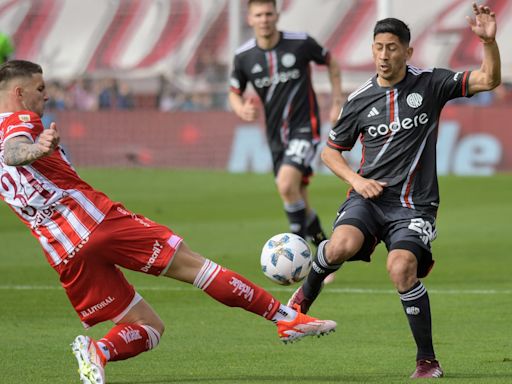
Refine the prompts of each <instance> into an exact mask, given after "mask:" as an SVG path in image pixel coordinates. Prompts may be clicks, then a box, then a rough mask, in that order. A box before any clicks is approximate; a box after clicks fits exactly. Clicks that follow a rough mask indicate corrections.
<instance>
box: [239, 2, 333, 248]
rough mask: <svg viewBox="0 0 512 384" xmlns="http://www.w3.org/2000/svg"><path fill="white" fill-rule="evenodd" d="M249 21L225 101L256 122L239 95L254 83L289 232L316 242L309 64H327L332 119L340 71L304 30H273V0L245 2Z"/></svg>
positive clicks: (316, 127)
mask: <svg viewBox="0 0 512 384" xmlns="http://www.w3.org/2000/svg"><path fill="white" fill-rule="evenodd" d="M247 20H248V23H249V25H250V26H251V27H252V28H253V31H254V36H255V37H254V38H253V39H251V40H249V41H248V42H246V43H245V44H244V45H242V46H241V47H240V48H239V49H238V50H237V51H236V53H235V58H234V64H233V70H232V74H231V79H230V92H229V102H230V104H231V107H232V108H233V111H234V112H235V113H236V114H237V115H238V116H239V117H240V118H241V119H243V120H245V121H255V120H256V119H257V118H258V114H259V111H258V107H257V106H256V104H255V103H254V101H253V100H252V99H251V98H250V97H249V98H245V99H244V97H243V93H244V91H245V90H246V86H247V83H248V82H250V83H251V84H252V85H253V88H254V90H255V91H256V93H257V94H258V96H259V98H260V99H261V102H262V104H263V105H264V109H265V122H266V134H267V141H268V144H269V147H270V151H271V155H272V161H273V170H274V176H275V182H276V185H277V190H278V192H279V195H280V197H281V200H282V201H283V203H284V210H285V212H286V215H287V217H288V221H289V223H290V231H291V232H293V233H295V234H297V235H299V236H301V237H303V238H311V240H312V242H313V243H314V244H315V245H316V246H318V245H319V244H320V243H321V242H322V241H324V240H325V239H326V235H325V233H324V231H323V230H322V227H321V225H320V220H319V219H318V216H317V215H316V213H315V211H314V210H313V209H312V208H311V207H310V205H309V201H308V194H307V186H308V183H309V179H310V176H311V175H312V173H313V170H312V168H311V162H312V160H313V158H314V155H315V153H316V148H317V145H318V143H319V142H320V116H319V110H318V103H317V100H316V95H315V92H314V90H313V84H312V79H311V68H310V63H311V62H315V63H317V64H322V65H327V67H328V73H329V80H330V83H331V86H332V108H331V111H330V119H331V121H332V123H335V122H336V119H337V117H338V115H339V112H340V110H341V105H342V101H343V98H342V94H341V80H340V70H339V67H338V64H337V63H336V61H335V60H334V59H331V56H330V54H329V51H328V50H327V49H325V48H323V47H321V46H320V45H319V44H318V43H317V42H316V41H315V40H314V39H312V38H311V37H310V36H308V35H307V34H306V33H295V32H293V33H292V32H282V31H279V30H278V29H277V22H278V20H279V14H278V13H277V9H276V2H275V0H249V1H248V16H247Z"/></svg>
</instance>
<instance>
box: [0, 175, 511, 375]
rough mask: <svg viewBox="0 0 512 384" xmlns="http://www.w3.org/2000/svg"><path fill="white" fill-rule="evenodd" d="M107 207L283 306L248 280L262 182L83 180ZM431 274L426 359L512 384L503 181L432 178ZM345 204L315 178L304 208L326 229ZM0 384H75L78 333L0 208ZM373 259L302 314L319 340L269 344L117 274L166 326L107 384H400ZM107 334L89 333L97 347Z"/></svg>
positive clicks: (252, 273)
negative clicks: (319, 332)
mask: <svg viewBox="0 0 512 384" xmlns="http://www.w3.org/2000/svg"><path fill="white" fill-rule="evenodd" d="M81 175H82V176H83V177H84V178H85V179H86V180H88V181H89V182H90V183H91V184H92V185H94V186H95V187H97V188H98V189H100V190H103V191H105V192H106V193H107V194H109V196H110V197H111V198H113V199H115V200H121V201H123V202H124V203H125V205H126V206H127V207H128V208H130V209H132V210H134V211H136V212H139V213H142V214H144V215H146V216H148V217H150V218H152V219H154V220H156V221H159V222H161V223H164V224H167V225H169V226H170V227H171V228H172V229H173V230H174V231H176V232H177V233H179V234H181V235H182V236H184V237H185V239H186V241H187V243H188V244H189V245H190V246H191V248H192V249H194V250H196V251H198V252H200V253H202V254H203V255H205V256H207V257H209V258H211V259H213V260H215V261H217V262H219V263H221V264H223V265H225V266H227V267H229V268H232V269H234V270H237V271H238V272H241V273H242V274H244V275H246V276H247V277H249V278H250V279H252V280H254V281H255V282H257V283H259V284H261V285H263V286H264V287H266V288H268V289H269V290H270V291H271V292H273V293H274V294H275V295H276V296H277V297H278V298H279V299H281V300H283V301H286V300H287V299H288V297H289V296H290V294H291V292H292V289H293V288H281V287H279V286H277V285H274V284H272V283H271V282H269V281H268V280H266V279H265V277H264V276H263V274H262V273H261V272H260V271H259V253H260V248H261V246H262V244H263V243H264V241H265V240H266V239H267V238H268V237H270V236H271V235H273V234H276V233H279V232H284V231H286V228H287V224H286V221H285V217H284V214H283V213H282V208H281V204H280V202H279V200H278V197H277V194H276V192H275V191H274V187H273V183H272V178H271V176H270V175H232V174H227V173H221V172H218V173H217V172H199V171H190V172H183V171H180V172H177V171H169V170H168V171H165V170H158V171H157V170H115V171H112V170H110V171H106V170H88V169H87V170H86V169H84V170H81ZM440 183H441V197H442V203H441V208H440V213H439V217H438V232H439V236H438V239H437V240H436V241H435V242H434V256H435V258H436V260H437V261H436V267H435V268H434V270H433V272H432V273H431V276H429V277H428V278H427V279H425V281H424V284H425V285H426V287H427V288H428V289H429V294H430V299H431V306H432V312H433V331H434V341H435V346H436V352H437V354H438V357H439V359H440V361H441V363H442V365H443V367H444V369H445V372H446V378H445V379H443V380H444V381H446V382H450V383H464V384H466V383H482V384H490V383H512V325H511V324H512V259H511V249H512V232H511V229H512V225H511V218H512V203H511V196H512V192H511V191H512V176H507V175H503V176H497V177H492V178H462V177H458V178H455V177H453V178H452V177H450V178H442V179H441V180H440ZM344 194H345V186H344V185H342V184H341V182H339V181H337V179H336V178H334V177H330V176H317V177H315V179H314V182H313V184H312V188H311V196H312V200H313V204H314V205H315V207H316V209H317V211H318V213H319V214H320V217H321V218H322V220H323V222H324V224H325V226H326V227H328V226H330V223H331V220H332V219H333V218H334V214H335V211H336V209H337V207H338V205H339V203H340V202H341V201H342V199H343V197H344ZM0 239H1V242H0V297H1V300H0V304H1V310H0V325H1V330H0V331H1V335H2V336H1V339H0V383H6V384H11V383H13V384H20V383H34V384H36V383H37V384H39V383H52V384H60V383H66V384H69V383H74V382H78V375H77V374H76V368H75V361H74V357H73V356H72V354H71V353H70V350H69V343H70V342H71V341H72V340H73V338H74V337H75V335H76V334H78V333H81V332H83V330H82V327H81V324H80V322H79V320H78V318H77V316H76V315H75V314H74V312H73V310H72V308H71V305H70V304H69V303H68V301H67V298H66V296H65V294H64V291H63V290H62V289H61V288H60V287H59V285H58V280H57V275H56V274H55V272H53V270H52V269H51V268H50V267H49V266H48V265H47V264H46V261H45V259H44V257H43V255H42V252H40V251H39V247H38V245H37V243H36V241H35V239H33V238H32V237H31V236H30V235H29V233H28V231H27V230H26V228H24V227H23V226H22V224H21V223H20V222H18V221H17V219H16V218H15V216H14V215H13V214H12V213H11V212H10V211H9V210H8V209H7V208H6V206H5V204H3V205H2V206H0ZM384 255H385V253H384V249H383V247H382V246H379V248H378V250H377V252H376V254H375V256H374V261H373V262H372V263H371V264H364V263H350V264H348V265H345V266H344V267H343V271H342V272H340V273H339V274H338V276H337V278H336V281H335V282H334V283H333V284H332V285H329V286H328V287H326V289H325V290H324V292H323V294H322V295H321V296H320V298H319V299H318V301H317V302H316V303H315V305H314V307H313V310H312V313H313V314H314V315H317V316H319V317H323V318H330V319H333V320H336V321H337V322H338V331H337V332H336V333H335V334H333V335H330V336H329V337H325V338H321V339H307V340H304V341H301V342H300V343H297V344H293V345H286V346H285V345H281V343H280V342H279V341H278V339H277V336H276V330H275V328H274V326H273V325H272V324H271V323H268V322H266V321H264V320H262V319H260V318H258V317H256V316H253V315H251V314H248V313H246V312H244V311H241V310H239V309H232V308H226V307H223V306H222V305H219V304H217V303H216V302H214V301H213V300H212V299H210V298H209V297H208V296H206V295H204V294H203V293H202V292H200V291H198V290H196V289H194V288H192V287H190V286H188V285H185V284H183V283H179V282H176V281H171V280H169V279H165V278H153V277H149V276H144V275H140V274H136V273H133V272H127V275H128V277H129V279H130V281H131V282H133V283H134V284H135V285H136V286H137V287H138V290H139V291H140V293H141V294H142V295H143V296H144V297H145V298H146V299H147V300H148V301H149V302H150V303H152V305H153V306H154V308H155V309H156V310H157V311H158V312H159V313H160V315H161V317H162V318H163V319H164V321H165V322H166V324H167V331H166V334H165V336H164V337H163V339H162V342H161V344H160V346H159V347H158V348H157V349H156V350H154V351H152V352H150V353H146V354H143V355H141V356H139V357H137V358H135V359H132V360H130V361H126V362H117V363H112V364H110V365H109V366H108V367H107V370H106V372H107V382H108V383H116V384H127V383H132V384H142V383H145V384H162V383H214V384H222V383H229V384H235V383H251V384H256V383H265V384H270V383H321V384H327V383H407V382H410V380H409V379H408V376H409V375H410V373H411V372H412V370H413V368H414V358H415V346H414V342H413V340H412V336H411V335H410V332H409V329H408V325H407V320H406V318H405V316H404V315H403V312H402V307H401V305H400V302H399V299H398V297H397V295H396V293H395V292H394V290H393V287H392V286H391V284H390V282H389V280H388V277H387V274H386V271H385V257H384ZM109 327H110V325H109V324H104V325H100V326H97V327H95V328H93V329H92V330H90V331H88V333H89V334H90V335H92V336H93V337H101V336H102V335H103V334H104V333H105V332H106V331H107V329H108V328H109Z"/></svg>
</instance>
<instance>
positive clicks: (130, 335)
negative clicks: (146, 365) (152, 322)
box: [98, 324, 160, 361]
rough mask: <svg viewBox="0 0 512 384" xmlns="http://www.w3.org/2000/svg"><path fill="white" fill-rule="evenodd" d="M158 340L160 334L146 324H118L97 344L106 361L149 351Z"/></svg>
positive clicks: (122, 358) (123, 358) (126, 357)
mask: <svg viewBox="0 0 512 384" xmlns="http://www.w3.org/2000/svg"><path fill="white" fill-rule="evenodd" d="M159 341H160V334H159V333H158V332H157V331H156V330H155V329H154V328H152V327H150V326H148V325H138V324H118V325H116V326H115V327H114V328H112V329H111V330H110V331H109V332H108V333H107V334H106V335H105V336H104V337H103V338H102V339H101V340H99V341H98V344H99V347H100V349H101V350H102V352H103V353H104V355H105V356H106V358H107V360H108V361H116V360H125V359H128V358H130V357H133V356H137V355H138V354H139V353H142V352H145V351H149V350H150V349H153V348H155V347H156V346H157V345H158V342H159ZM103 346H104V348H103ZM105 349H107V350H106V351H105Z"/></svg>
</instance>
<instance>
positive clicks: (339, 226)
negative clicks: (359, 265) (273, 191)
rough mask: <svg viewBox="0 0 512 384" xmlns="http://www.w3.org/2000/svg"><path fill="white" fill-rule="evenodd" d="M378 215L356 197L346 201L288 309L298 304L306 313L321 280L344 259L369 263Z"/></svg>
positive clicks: (376, 239) (365, 201)
mask: <svg viewBox="0 0 512 384" xmlns="http://www.w3.org/2000/svg"><path fill="white" fill-rule="evenodd" d="M378 228H379V215H378V212H376V211H375V210H374V208H373V206H372V203H371V202H369V201H367V200H364V199H362V198H358V197H350V198H349V199H347V200H346V201H345V202H344V203H343V204H342V206H341V207H340V209H339V211H338V215H337V218H336V220H335V222H334V231H333V233H332V236H331V239H330V240H327V241H324V242H323V243H322V244H320V246H319V247H318V249H317V252H316V255H315V257H314V259H313V263H312V268H311V270H310V271H309V274H308V276H307V277H306V279H305V280H304V283H303V284H302V286H300V287H299V288H298V289H297V290H296V291H295V292H294V294H293V295H292V297H291V298H290V300H289V301H288V305H293V304H298V305H300V307H301V309H302V311H303V312H307V311H308V310H309V307H310V306H311V304H312V303H313V302H314V301H315V299H316V298H317V296H318V295H319V293H320V291H321V289H322V287H323V284H324V281H325V279H326V278H327V277H328V276H329V275H331V274H332V273H334V272H336V271H337V270H338V269H339V268H340V267H341V265H342V264H343V262H345V261H346V260H348V259H353V260H366V261H369V260H370V255H371V254H372V252H373V250H374V248H375V246H376V245H377V243H378V241H379V236H378Z"/></svg>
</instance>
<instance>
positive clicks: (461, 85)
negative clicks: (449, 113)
mask: <svg viewBox="0 0 512 384" xmlns="http://www.w3.org/2000/svg"><path fill="white" fill-rule="evenodd" d="M470 73H471V72H470V71H464V72H454V71H451V70H449V69H444V68H434V70H433V72H432V86H433V90H434V92H435V95H434V96H435V97H436V98H437V99H438V100H442V101H443V102H444V103H446V102H447V101H449V100H452V99H456V98H458V97H471V96H472V95H470V94H469V81H468V80H469V75H470Z"/></svg>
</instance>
